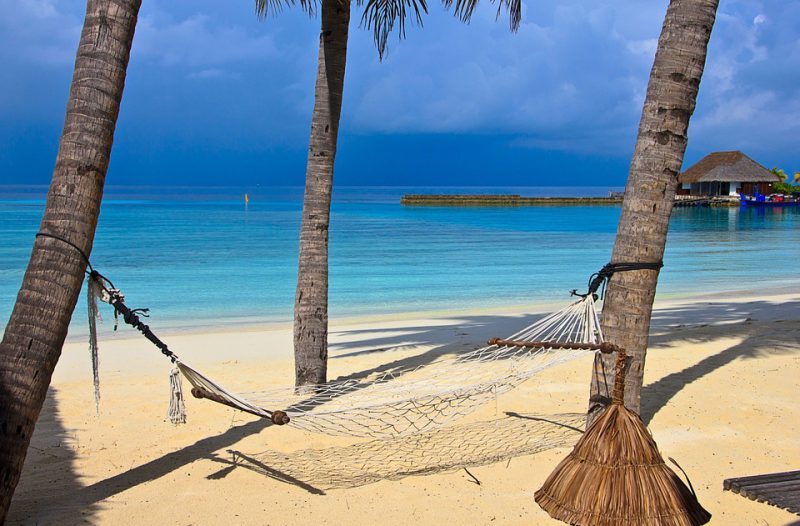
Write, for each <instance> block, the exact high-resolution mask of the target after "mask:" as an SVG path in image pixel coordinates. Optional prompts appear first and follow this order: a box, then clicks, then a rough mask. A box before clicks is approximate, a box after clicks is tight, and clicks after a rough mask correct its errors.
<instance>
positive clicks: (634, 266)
mask: <svg viewBox="0 0 800 526" xmlns="http://www.w3.org/2000/svg"><path fill="white" fill-rule="evenodd" d="M663 266H664V262H663V261H654V262H649V263H648V262H632V261H629V262H619V263H606V264H605V265H603V268H601V269H600V270H598V271H597V272H595V273H594V274H592V275H591V276H590V277H589V285H588V290H587V291H586V293H585V294H579V293H578V289H572V292H571V294H572V295H573V296H580V297H582V298H585V297H587V296H592V297H594V298H595V299H597V291H598V290H600V298H602V297H603V296H604V295H605V290H606V284H608V281H609V280H610V279H611V277H612V276H613V275H614V274H616V273H617V272H630V271H633V270H661V268H662V267H663ZM601 287H602V289H601Z"/></svg>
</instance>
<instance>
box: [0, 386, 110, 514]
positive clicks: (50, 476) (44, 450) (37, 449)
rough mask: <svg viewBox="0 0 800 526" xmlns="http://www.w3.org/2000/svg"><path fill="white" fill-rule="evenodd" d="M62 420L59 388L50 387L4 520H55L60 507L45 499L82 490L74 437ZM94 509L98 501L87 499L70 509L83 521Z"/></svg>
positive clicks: (65, 497) (64, 495)
mask: <svg viewBox="0 0 800 526" xmlns="http://www.w3.org/2000/svg"><path fill="white" fill-rule="evenodd" d="M62 422H63V419H62V417H61V413H60V411H59V407H58V390H57V389H56V388H54V387H50V389H49V390H48V392H47V398H45V401H44V405H43V406H42V411H41V413H40V414H39V420H38V421H37V423H36V429H35V432H34V434H33V437H32V438H31V443H30V446H29V448H28V456H27V458H26V460H25V465H24V467H23V470H22V477H21V478H20V483H19V485H18V486H17V489H16V492H15V494H14V499H13V500H12V502H11V509H10V510H9V514H8V517H7V524H9V525H11V524H30V523H31V522H35V523H37V524H39V523H42V524H44V523H49V524H54V523H57V522H58V521H57V520H56V518H55V515H57V514H60V513H61V511H62V510H60V509H58V508H55V509H53V508H52V507H51V506H49V505H48V503H49V502H50V501H51V500H53V499H63V500H66V501H69V499H70V497H71V495H73V494H75V493H76V492H79V491H80V490H81V488H82V484H81V483H80V480H79V478H78V474H77V472H76V470H75V460H76V458H77V455H76V452H75V447H76V444H75V439H74V437H73V436H71V435H70V434H69V433H68V432H67V430H66V428H65V427H64V425H63V423H62ZM65 467H66V469H65ZM97 510H98V506H97V504H96V503H91V502H90V503H86V505H85V506H81V507H79V508H75V509H70V512H77V513H78V515H79V518H80V521H81V522H86V521H91V520H92V518H93V517H94V515H95V513H96V512H97Z"/></svg>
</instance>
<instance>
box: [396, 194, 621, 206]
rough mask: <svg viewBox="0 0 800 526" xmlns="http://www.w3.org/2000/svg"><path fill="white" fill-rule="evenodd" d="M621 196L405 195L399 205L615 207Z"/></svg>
mask: <svg viewBox="0 0 800 526" xmlns="http://www.w3.org/2000/svg"><path fill="white" fill-rule="evenodd" d="M620 203H622V196H621V195H617V196H609V197H523V196H521V195H517V194H499V195H498V194H489V195H463V194H460V195H459V194H456V195H450V194H407V195H404V196H403V197H402V198H401V199H400V204H402V205H409V206H541V205H545V206H546V205H558V206H561V205H617V204H620Z"/></svg>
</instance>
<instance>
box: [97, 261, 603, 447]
mask: <svg viewBox="0 0 800 526" xmlns="http://www.w3.org/2000/svg"><path fill="white" fill-rule="evenodd" d="M89 280H90V283H91V282H92V281H95V283H94V284H93V285H92V286H90V295H89V296H90V297H89V313H90V335H91V336H92V338H93V341H92V346H91V347H92V356H93V360H92V362H93V364H95V365H96V363H97V359H96V341H94V337H95V335H96V330H95V329H94V316H95V315H96V314H97V307H96V300H97V299H100V300H102V301H105V302H107V303H110V304H111V305H113V306H114V309H115V314H117V313H119V314H122V315H123V318H124V320H125V322H126V323H128V324H130V325H133V326H134V327H135V328H137V329H139V330H140V331H141V332H142V333H143V334H144V335H145V337H146V338H148V339H149V340H150V341H152V342H153V343H154V344H156V346H158V347H159V348H160V349H161V351H162V352H163V353H164V354H166V355H167V356H169V357H170V358H171V359H172V361H173V362H174V364H175V366H176V368H175V369H174V370H173V373H172V377H171V382H172V395H173V396H172V401H171V404H170V411H169V416H170V419H171V420H172V421H173V422H174V423H179V422H184V421H185V413H184V409H183V395H182V391H181V388H180V380H179V377H178V374H179V373H180V374H182V375H183V376H184V377H185V378H186V379H187V380H188V381H189V383H190V384H191V385H192V391H191V392H192V394H193V395H194V396H195V397H196V398H202V399H207V400H211V401H214V402H217V403H220V404H224V405H227V406H229V407H232V408H235V409H238V410H240V411H244V412H247V413H250V414H253V415H257V416H259V417H262V418H267V419H270V420H271V421H272V422H273V423H275V424H278V425H284V424H288V425H290V426H293V427H297V428H300V429H304V430H306V431H311V432H317V433H323V434H328V435H348V436H356V437H370V438H388V437H399V436H405V435H410V434H414V433H419V432H421V431H426V430H430V429H435V428H437V427H440V426H442V425H444V424H446V423H447V422H449V421H450V420H453V419H455V418H459V417H462V416H465V415H467V414H469V413H471V412H472V411H474V410H476V409H477V408H478V407H480V406H481V405H483V404H484V403H486V402H488V401H490V400H492V399H494V398H495V397H497V396H499V395H500V394H502V393H505V392H507V391H509V390H511V389H513V388H514V387H516V386H518V385H519V384H521V383H522V382H524V381H526V380H528V379H529V378H531V377H533V376H535V375H536V374H537V373H539V372H540V371H542V370H543V369H545V368H548V367H551V366H554V365H557V364H560V363H563V362H566V361H568V360H570V359H572V358H575V357H577V356H580V355H582V354H585V352H586V350H587V349H598V348H600V344H601V343H603V336H602V332H601V330H600V323H599V320H598V314H597V311H596V310H595V299H596V298H595V296H594V295H593V294H587V295H585V296H584V297H582V298H581V299H579V300H577V301H575V302H573V303H571V304H570V305H568V306H567V307H565V308H563V309H561V310H559V311H557V312H554V313H552V314H549V315H547V316H545V317H544V318H542V319H540V320H539V321H537V322H535V323H533V324H531V325H529V326H528V327H525V328H524V329H522V330H521V331H519V332H517V333H515V334H512V335H511V336H509V337H508V338H506V339H503V340H500V339H496V338H495V339H493V340H490V341H489V343H488V345H487V346H485V347H481V348H479V349H476V350H473V351H471V352H468V353H464V354H459V355H455V356H450V357H447V358H443V359H440V360H437V361H435V362H433V363H432V364H429V365H425V366H420V367H416V368H407V369H401V370H392V371H389V372H384V373H382V374H379V375H375V376H373V377H367V378H363V379H348V380H342V381H332V382H328V383H325V384H319V385H309V386H303V387H302V388H300V389H298V388H295V387H287V388H279V389H270V390H265V391H259V392H248V393H241V394H237V393H235V392H233V391H230V390H228V389H226V388H224V387H223V386H221V385H220V384H218V383H216V382H214V381H213V380H211V379H210V378H208V377H207V376H205V375H203V374H202V373H200V372H199V371H198V370H197V369H195V368H193V367H191V366H190V365H189V364H187V363H186V362H185V361H183V360H181V359H179V358H178V357H177V356H176V355H174V354H173V353H172V352H171V351H169V349H168V348H167V346H166V344H164V343H163V342H161V341H160V340H159V339H158V338H157V337H156V336H155V335H154V334H153V333H152V332H151V331H150V329H149V327H148V326H147V325H144V324H143V323H142V322H141V321H140V320H139V318H138V316H137V310H131V309H129V308H128V307H127V306H126V305H125V303H124V296H123V295H122V294H121V293H120V292H119V291H118V290H117V289H114V288H113V285H112V284H111V282H110V281H108V280H107V279H106V278H104V277H103V276H101V275H100V274H98V273H96V272H94V271H93V272H92V273H90V277H89ZM98 284H99V286H98ZM97 379H98V378H97V375H96V374H95V380H96V381H97ZM96 385H97V384H96ZM96 393H97V391H96Z"/></svg>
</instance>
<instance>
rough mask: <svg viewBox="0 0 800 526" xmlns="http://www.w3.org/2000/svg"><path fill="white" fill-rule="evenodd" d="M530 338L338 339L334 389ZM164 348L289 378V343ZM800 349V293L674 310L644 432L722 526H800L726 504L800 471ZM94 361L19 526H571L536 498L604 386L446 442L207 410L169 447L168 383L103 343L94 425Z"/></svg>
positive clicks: (42, 451) (147, 362) (75, 377)
mask: <svg viewBox="0 0 800 526" xmlns="http://www.w3.org/2000/svg"><path fill="white" fill-rule="evenodd" d="M531 318H532V317H531V315H529V314H522V313H516V314H515V313H510V312H489V313H483V314H481V313H459V314H458V315H455V316H450V317H448V316H438V317H434V318H428V319H410V318H409V319H400V318H399V317H397V318H392V319H382V320H372V321H360V322H359V321H354V320H346V321H343V322H338V323H334V324H332V327H331V351H330V354H331V360H330V377H331V378H335V377H337V376H339V375H344V374H351V373H355V372H363V371H369V370H372V369H375V368H380V367H385V365H386V364H390V363H393V362H396V361H398V360H402V361H405V362H409V363H412V362H413V363H425V362H428V361H430V360H432V359H435V358H436V357H438V356H441V355H444V354H447V353H452V352H459V351H464V350H469V349H472V348H474V347H475V346H477V345H479V344H481V343H482V342H484V341H485V340H486V339H488V338H489V337H492V336H503V335H507V334H510V333H512V332H514V331H515V330H516V329H518V328H520V327H522V326H524V325H526V324H527V323H529V321H530V319H531ZM153 325H154V326H155V325H156V323H153ZM121 330H127V329H121ZM166 339H168V341H169V343H170V346H171V348H172V349H174V351H175V352H176V353H178V354H179V355H180V356H181V357H182V358H183V359H185V360H187V361H188V362H190V363H192V364H193V365H195V366H196V367H198V368H199V369H201V370H203V371H204V372H206V373H208V374H209V375H211V376H212V377H214V378H216V379H218V380H220V381H221V382H222V383H223V384H225V385H228V386H230V387H236V388H237V389H241V390H243V391H246V390H255V389H259V388H261V387H268V386H271V385H286V384H287V383H290V382H291V379H292V378H293V369H292V367H293V365H292V359H291V329H290V328H288V327H285V326H284V327H277V328H276V327H272V328H267V329H259V328H256V327H250V328H246V329H232V328H225V329H223V330H219V331H217V332H208V333H182V334H181V333H176V334H171V335H169V337H168V338H166ZM799 342H800V294H797V293H789V294H780V295H774V296H769V297H764V296H761V297H758V296H749V297H744V298H742V297H739V298H738V299H732V298H727V297H724V296H717V297H712V298H709V299H708V300H707V301H704V302H697V301H687V300H673V301H670V302H660V303H659V304H658V310H657V313H656V315H655V318H654V326H653V334H652V339H651V349H650V354H649V356H648V363H647V368H646V378H645V388H644V392H643V410H642V414H643V417H644V419H645V421H646V422H648V425H649V427H650V429H651V431H652V432H653V435H654V436H655V438H656V441H657V442H658V444H659V446H660V448H661V450H662V452H663V453H664V455H665V456H672V457H674V458H675V459H676V460H678V461H679V462H680V464H681V465H682V466H683V468H684V469H686V471H687V472H688V473H689V475H690V477H691V479H692V483H693V484H694V487H695V489H696V490H697V492H698V494H699V497H700V501H701V503H702V504H703V505H704V506H705V507H706V508H707V509H708V510H709V511H710V512H711V513H712V514H713V515H714V518H713V519H712V524H736V525H746V524H754V525H755V524H770V525H778V524H790V523H792V522H793V521H797V520H798V519H800V518H799V517H797V516H795V515H792V514H790V513H788V512H786V511H783V510H779V509H776V508H773V507H771V506H769V505H766V504H762V503H756V502H753V501H750V500H747V499H745V498H743V497H740V496H738V495H735V494H732V493H729V492H723V491H722V481H723V479H725V478H729V477H737V476H744V475H753V474H760V473H768V472H775V471H786V470H790V469H800V404H799V403H798V393H800V343H799ZM86 347H87V346H86V344H85V342H80V341H70V342H69V343H68V344H67V345H66V346H65V349H64V354H63V356H62V359H61V361H60V362H59V365H58V367H57V369H56V373H55V375H54V378H53V383H52V391H51V395H50V397H49V399H48V401H47V403H46V405H45V408H44V410H43V413H42V416H41V419H40V422H39V424H38V426H37V429H36V434H35V435H34V439H33V443H32V447H31V450H30V452H29V456H28V460H27V462H26V466H25V471H24V474H23V478H22V481H21V483H20V485H19V487H18V490H17V493H16V496H15V500H14V503H13V506H12V511H11V516H10V517H9V523H10V524H17V523H31V524H78V523H81V524H83V523H86V522H89V523H94V524H275V525H278V524H376V523H381V524H384V525H390V524H398V525H399V524H442V523H448V524H490V523H491V524H558V523H556V522H555V521H552V520H551V519H549V517H548V516H547V515H546V514H545V513H544V512H542V511H541V510H540V509H539V507H538V506H537V505H536V504H535V503H534V501H533V492H534V491H535V490H536V489H537V488H538V487H539V486H540V485H541V483H542V481H543V480H544V478H545V477H546V476H547V475H548V474H549V473H550V471H551V470H552V469H553V467H554V466H555V464H556V463H557V462H558V460H560V459H561V458H562V457H563V456H564V455H565V454H566V453H567V452H568V451H569V448H570V445H571V444H572V443H574V441H575V439H576V437H577V432H576V431H574V430H572V429H571V428H570V427H569V426H580V413H582V412H583V411H584V410H585V408H586V398H587V392H588V380H589V373H590V369H591V356H590V355H588V354H587V355H586V356H584V357H582V358H579V359H577V360H575V361H572V362H570V363H567V364H564V365H560V366H557V367H553V368H551V369H548V370H547V371H545V372H544V373H542V374H541V375H540V377H537V378H536V379H535V380H534V381H530V382H528V383H526V384H524V385H523V386H522V387H520V388H518V389H516V390H515V391H512V392H511V393H509V394H507V395H503V396H502V397H500V398H499V399H498V401H497V404H493V403H490V404H489V405H488V406H486V407H484V408H482V409H481V410H479V411H478V412H477V413H475V414H473V415H471V416H470V417H468V418H467V419H465V420H463V421H458V422H454V423H453V424H451V425H450V426H448V427H446V428H443V429H442V430H440V431H437V432H436V434H435V435H434V436H432V437H428V438H426V439H424V440H422V439H420V438H415V437H412V438H409V439H403V440H401V441H398V442H371V441H365V440H359V439H348V438H330V437H325V436H321V435H312V434H308V433H305V432H302V431H298V430H295V429H289V428H277V427H267V426H265V425H264V423H263V422H262V421H258V420H256V419H255V418H251V417H249V416H248V415H243V414H239V413H235V412H234V411H232V410H230V409H227V408H225V407H222V406H218V405H216V404H213V403H209V402H204V401H197V400H194V399H190V400H188V403H187V404H188V411H189V423H188V424H187V425H184V426H180V427H173V426H171V425H170V424H169V423H168V422H166V421H165V412H166V404H167V372H168V370H169V363H168V361H167V360H166V359H165V358H164V357H163V356H161V355H160V354H159V353H158V352H157V351H156V350H155V349H154V348H153V347H152V346H150V345H149V344H148V343H147V342H146V341H144V340H143V339H141V338H131V339H117V340H110V341H101V378H102V393H103V400H102V405H101V409H100V416H96V415H95V411H94V401H93V396H92V387H91V371H90V367H89V358H88V351H87V349H86ZM541 418H544V419H546V420H550V421H555V422H559V423H561V424H564V425H557V424H552V423H550V422H547V421H546V420H545V421H543V420H541ZM309 450H313V451H309ZM233 451H235V452H236V453H235V454H234V453H233ZM234 458H236V459H237V461H236V463H233V462H232V461H233V459H234ZM462 466H468V469H469V472H470V473H472V475H474V477H476V478H477V480H479V481H480V485H479V484H477V483H475V481H474V480H473V479H472V477H471V476H470V475H469V474H468V473H467V472H465V470H464V469H462ZM418 472H424V476H423V475H422V474H420V473H418Z"/></svg>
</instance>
